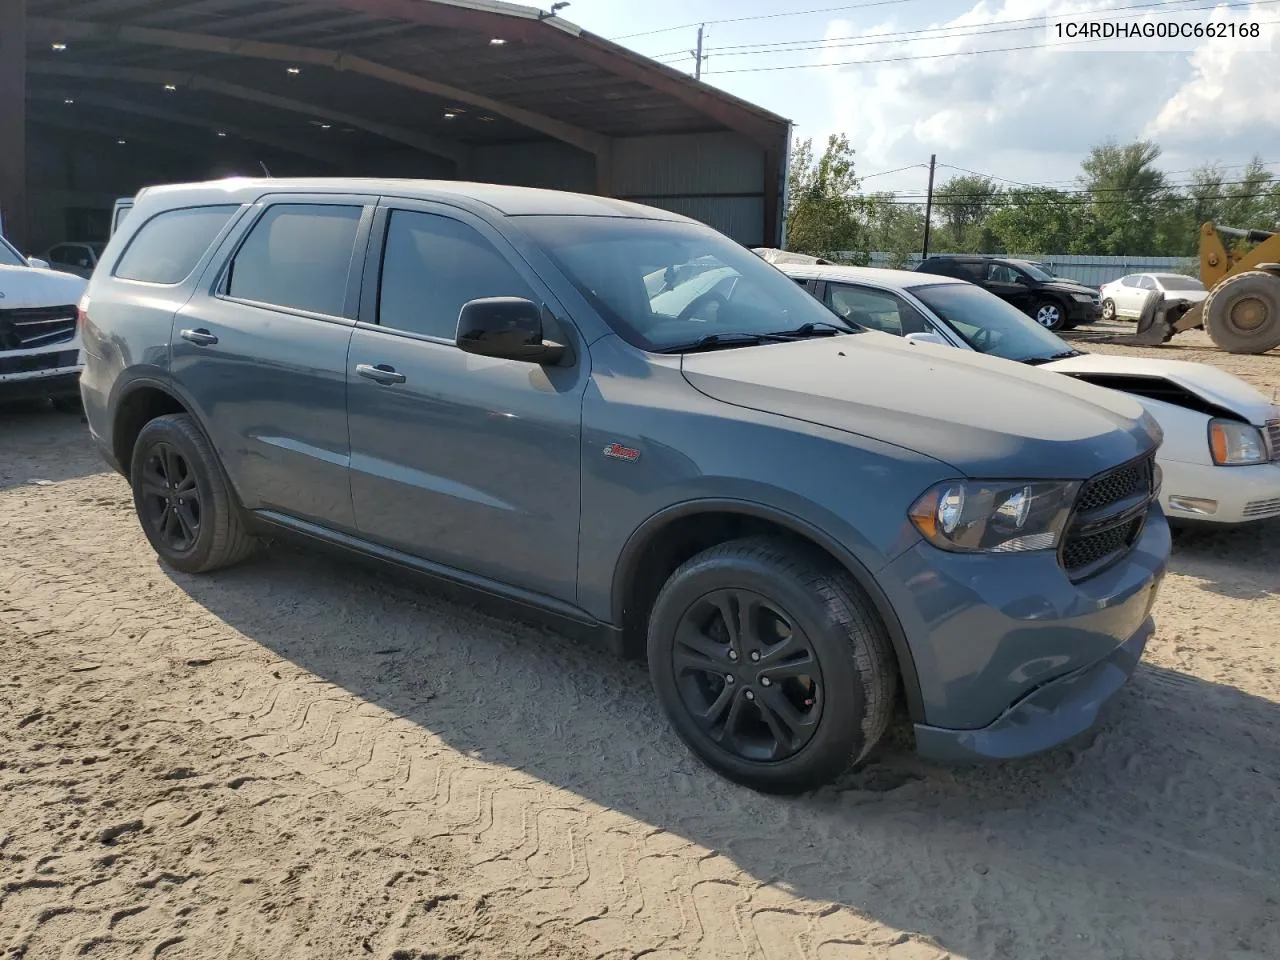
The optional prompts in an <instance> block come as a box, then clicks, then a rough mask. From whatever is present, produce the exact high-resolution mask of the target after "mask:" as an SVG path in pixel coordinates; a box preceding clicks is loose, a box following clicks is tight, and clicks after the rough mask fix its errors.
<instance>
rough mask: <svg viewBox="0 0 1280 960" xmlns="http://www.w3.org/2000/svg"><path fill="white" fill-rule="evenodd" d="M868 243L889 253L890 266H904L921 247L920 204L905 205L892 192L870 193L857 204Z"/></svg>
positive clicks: (921, 212)
mask: <svg viewBox="0 0 1280 960" xmlns="http://www.w3.org/2000/svg"><path fill="white" fill-rule="evenodd" d="M861 207H862V216H863V218H864V220H865V223H866V232H867V238H868V243H869V244H870V248H871V249H872V250H882V251H884V252H886V253H888V254H889V263H888V264H887V265H888V266H890V267H905V266H907V265H908V264H909V263H910V262H911V255H912V254H913V253H920V251H921V249H922V248H923V246H924V204H920V203H907V202H904V201H901V200H899V199H897V197H896V196H895V195H894V194H892V193H873V194H872V195H871V196H869V197H866V198H864V200H863V201H862V204H861Z"/></svg>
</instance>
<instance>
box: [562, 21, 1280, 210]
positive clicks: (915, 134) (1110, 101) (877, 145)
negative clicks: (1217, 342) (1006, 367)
mask: <svg viewBox="0 0 1280 960" xmlns="http://www.w3.org/2000/svg"><path fill="white" fill-rule="evenodd" d="M1142 2H1143V0H1065V2H1064V0H1052V2H1050V0H1000V2H988V0H983V2H980V3H976V4H975V3H973V2H971V0H861V4H857V5H854V4H849V6H850V9H839V10H834V9H827V10H825V12H820V13H810V14H807V15H787V16H772V17H771V18H769V19H755V20H746V21H742V22H736V23H727V22H721V23H717V22H714V21H723V20H728V19H732V18H744V17H756V16H760V15H765V14H772V15H776V14H793V13H795V12H796V11H809V10H814V9H815V8H835V7H841V6H844V5H843V4H841V2H840V0H772V2H765V0H645V2H643V3H640V2H637V0H574V2H573V4H572V6H570V7H569V8H567V9H565V10H563V11H562V12H561V16H563V17H565V18H566V19H568V20H570V21H572V22H574V23H577V24H578V25H580V26H582V27H583V28H585V29H587V30H590V31H592V32H593V33H597V34H600V35H602V36H605V37H609V38H610V39H619V38H623V37H626V36H627V35H629V34H638V33H642V32H643V33H645V35H643V36H633V37H630V38H628V39H621V40H620V41H619V42H621V43H624V44H625V45H627V46H629V47H631V48H632V49H635V50H637V51H639V52H641V53H644V54H647V55H650V56H662V55H667V54H672V55H673V56H671V57H668V59H669V60H674V59H675V56H678V55H679V52H680V51H683V50H688V49H691V48H692V47H693V45H694V41H695V34H696V27H693V26H689V27H687V28H685V29H680V30H672V31H666V32H660V33H650V32H649V31H654V30H657V29H659V28H664V27H672V26H676V25H680V24H691V23H694V22H696V21H699V20H704V19H705V20H706V21H708V26H707V30H706V36H705V41H704V43H705V47H706V50H707V52H708V54H709V55H710V56H709V58H708V60H707V61H706V63H705V66H704V76H703V79H704V80H706V81H707V82H709V83H713V84H715V85H716V86H719V87H721V88H722V89H724V90H727V91H729V92H730V93H733V94H735V95H737V96H740V97H743V98H745V99H747V100H750V101H752V102H754V103H758V104H760V105H761V106H764V107H767V108H769V109H771V110H773V111H775V112H777V113H780V114H782V115H783V116H786V117H789V118H790V119H791V120H793V121H794V122H795V123H796V134H797V135H798V136H802V137H813V138H814V139H815V141H817V142H823V141H825V139H826V137H827V135H828V134H830V133H836V132H843V133H845V134H847V135H848V136H849V139H850V141H851V142H852V144H853V146H854V148H855V149H856V150H857V152H858V158H859V163H858V171H859V174H860V175H864V176H865V175H869V174H876V173H880V172H882V171H887V170H891V169H893V168H896V167H902V166H906V165H909V164H917V163H921V162H926V163H927V161H928V159H929V155H930V154H931V153H936V154H937V155H938V162H939V163H940V164H942V163H947V164H951V165H953V166H955V167H964V168H968V169H971V170H977V171H981V172H983V173H987V174H992V175H995V176H997V177H1003V178H1006V179H1008V180H1016V181H1022V182H1032V183H1056V182H1059V181H1061V182H1063V185H1065V186H1069V185H1070V184H1069V183H1067V181H1072V180H1073V179H1074V178H1075V177H1076V176H1077V175H1078V174H1079V164H1080V160H1081V159H1082V158H1083V156H1084V155H1085V154H1086V153H1087V151H1088V149H1089V147H1091V146H1092V145H1094V144H1097V143H1099V142H1102V141H1103V140H1106V139H1108V138H1111V139H1115V140H1118V141H1121V142H1124V141H1129V140H1133V139H1135V138H1137V137H1149V138H1151V139H1153V140H1155V141H1156V142H1157V143H1159V144H1160V145H1161V147H1162V148H1163V149H1164V156H1163V157H1162V160H1161V164H1162V166H1163V168H1164V169H1165V170H1167V171H1169V172H1170V174H1171V179H1172V180H1174V181H1185V180H1186V179H1187V177H1188V174H1187V172H1186V171H1188V170H1189V169H1190V168H1192V167H1195V166H1197V165H1199V164H1201V163H1204V162H1207V161H1217V162H1219V163H1222V164H1223V165H1224V166H1229V165H1236V167H1235V170H1237V171H1238V169H1239V166H1238V165H1240V164H1243V163H1244V162H1245V161H1247V160H1248V159H1249V157H1251V156H1252V155H1254V154H1260V155H1261V156H1262V158H1263V159H1264V160H1267V161H1276V162H1275V163H1274V164H1272V166H1271V167H1270V169H1271V170H1272V171H1273V172H1275V173H1276V174H1278V175H1280V87H1277V85H1276V84H1275V82H1274V81H1275V76H1276V68H1277V65H1280V43H1274V47H1273V50H1272V51H1271V52H1242V51H1240V50H1239V49H1238V45H1235V46H1233V45H1232V44H1231V42H1230V41H1222V40H1217V41H1204V42H1203V43H1202V45H1201V46H1200V48H1199V49H1197V50H1195V51H1194V52H1182V53H1128V54H1123V53H1111V52H1079V51H1078V50H1076V51H1069V50H1065V49H1059V50H1046V49H1030V50H1022V51H1012V52H1002V53H985V54H972V55H963V56H950V54H954V53H956V52H958V51H973V50H985V49H990V48H998V47H1012V46H1019V45H1028V44H1042V43H1043V42H1044V32H1043V28H1035V29H1027V28H1026V24H1027V21H1028V20H1029V19H1031V18H1036V17H1041V16H1044V15H1045V14H1046V13H1048V12H1050V11H1052V12H1055V13H1057V12H1062V11H1097V12H1098V13H1099V14H1100V15H1103V16H1108V15H1109V16H1111V17H1112V18H1116V17H1134V16H1136V15H1139V14H1138V13H1134V12H1130V13H1117V12H1115V10H1116V8H1124V7H1130V8H1132V7H1133V6H1135V5H1136V4H1140V3H1142ZM1147 2H1148V3H1151V2H1152V0H1147ZM1211 2H1212V0H1179V2H1177V3H1175V5H1174V6H1180V7H1182V8H1184V9H1187V8H1190V9H1194V10H1199V9H1201V8H1208V7H1209V4H1210V3H1211ZM1109 10H1110V11H1112V12H1110V13H1109V14H1108V13H1107V11H1109ZM1145 13H1146V11H1145V10H1144V11H1142V14H1143V15H1145ZM1197 15H1207V14H1197ZM1227 15H1228V16H1231V17H1232V18H1234V19H1237V20H1243V21H1253V22H1260V23H1263V24H1264V25H1265V24H1268V23H1269V22H1271V21H1280V0H1254V2H1253V3H1251V4H1250V5H1248V6H1244V5H1243V3H1242V2H1241V0H1237V2H1236V3H1235V4H1234V9H1231V10H1230V11H1229V13H1228V14H1227ZM1263 29H1264V30H1269V31H1271V33H1272V36H1273V37H1274V36H1275V35H1276V33H1277V28H1275V27H1271V26H1264V27H1263ZM993 30H994V31H995V32H990V31H993ZM912 31H934V32H933V33H930V34H926V35H925V36H924V37H921V36H913V37H908V38H903V37H901V36H894V35H895V34H899V35H900V34H902V33H904V32H912ZM939 31H941V32H939ZM959 34H968V35H966V36H961V35H959ZM885 36H888V38H889V39H883V38H884V37H885ZM803 41H812V42H813V43H812V44H810V45H809V48H807V49H799V50H796V51H794V52H793V51H788V52H784V53H773V52H771V53H764V52H761V51H759V50H756V51H740V50H731V49H728V48H731V47H735V46H743V45H750V44H768V43H780V42H794V43H796V45H797V46H800V47H802V48H803V47H804V44H803V43H802V42H803ZM718 51H719V52H718ZM933 54H948V55H949V56H943V57H937V58H935V59H915V60H908V61H900V62H891V63H876V64H861V65H844V66H825V65H822V64H828V63H838V62H840V61H848V60H872V59H877V60H883V59H886V58H892V57H904V56H908V57H922V56H926V55H933ZM801 64H817V65H818V66H806V67H800V68H797V69H786V70H773V71H760V72H734V73H730V72H722V71H730V70H735V69H737V70H742V69H748V70H755V69H757V68H760V67H772V66H781V65H801ZM673 65H674V66H676V67H678V68H680V69H686V70H689V71H692V61H691V60H689V59H685V60H682V61H680V62H678V63H674V64H673ZM1268 77H1269V78H1270V80H1268V79H1267V78H1268ZM1229 91H1236V92H1237V95H1236V96H1230V95H1228V92H1229ZM1229 172H1231V171H1229ZM954 173H955V171H954V170H948V169H942V170H940V174H939V175H940V179H942V180H945V179H946V178H947V177H948V176H951V175H954ZM925 178H926V173H925V171H924V170H921V169H913V170H908V171H904V172H902V173H899V174H890V175H887V176H880V177H874V178H872V179H869V180H868V181H867V182H866V187H867V188H868V189H871V188H874V189H897V190H903V191H919V190H923V188H924V184H925Z"/></svg>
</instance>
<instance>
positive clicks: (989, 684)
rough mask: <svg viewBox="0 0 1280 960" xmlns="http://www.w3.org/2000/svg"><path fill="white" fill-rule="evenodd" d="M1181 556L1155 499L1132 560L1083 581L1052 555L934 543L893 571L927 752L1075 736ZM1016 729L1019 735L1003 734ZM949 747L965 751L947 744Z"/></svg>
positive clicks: (919, 547)
mask: <svg viewBox="0 0 1280 960" xmlns="http://www.w3.org/2000/svg"><path fill="white" fill-rule="evenodd" d="M1169 549H1170V537H1169V525H1168V523H1167V522H1166V521H1165V519H1164V513H1163V512H1162V511H1161V509H1160V507H1159V506H1158V505H1155V504H1153V505H1152V507H1151V509H1150V514H1149V516H1148V519H1147V523H1146V526H1145V528H1144V529H1143V532H1142V535H1141V536H1140V537H1139V539H1138V542H1137V543H1136V544H1135V545H1134V547H1133V548H1132V549H1131V550H1130V552H1129V553H1128V554H1127V555H1126V556H1125V557H1124V559H1123V560H1121V561H1120V562H1118V563H1116V564H1115V565H1113V566H1111V567H1109V568H1107V569H1105V570H1103V571H1102V572H1101V573H1098V574H1097V575H1095V576H1093V577H1090V578H1089V579H1087V580H1084V581H1082V582H1080V583H1074V584H1073V583H1072V582H1071V581H1070V580H1068V579H1067V576H1066V574H1065V573H1064V571H1063V570H1062V568H1061V566H1060V565H1059V563H1058V558H1057V556H1056V555H1054V554H1052V553H1034V554H1030V553H1028V554H1021V555H1018V554H1006V555H999V556H991V555H972V554H968V555H966V554H956V553H946V552H944V551H941V550H938V549H936V548H934V547H932V546H930V545H929V544H927V543H924V542H921V543H918V544H916V545H915V546H913V547H912V548H911V549H909V550H908V551H907V552H906V553H904V554H903V555H902V556H900V557H898V558H897V559H896V560H894V561H893V562H892V563H890V564H889V565H888V566H887V567H885V568H884V569H883V570H881V572H880V573H879V574H878V575H877V579H878V580H879V582H880V585H881V587H882V588H883V589H884V591H885V593H886V594H887V595H888V597H889V600H890V603H891V604H892V605H893V607H894V610H895V611H896V612H897V614H898V618H899V621H900V623H901V624H902V628H903V632H904V634H905V636H906V640H907V645H908V647H909V648H910V651H911V657H912V661H913V665H914V668H915V674H916V676H917V678H918V684H919V692H920V697H919V707H918V710H916V711H915V713H914V714H913V718H912V719H913V720H914V721H915V722H916V723H917V724H918V725H919V729H921V731H922V738H921V742H920V749H921V750H922V751H929V750H933V751H935V753H934V754H933V755H939V756H952V757H955V756H963V755H974V750H976V749H977V747H978V746H981V745H983V744H990V743H992V742H995V743H998V744H1003V746H993V747H991V749H993V750H1000V749H1003V750H1006V751H1014V752H1013V753H1008V754H1005V755H1012V756H1016V755H1019V752H1020V751H1022V749H1023V748H1025V750H1026V751H1028V752H1034V751H1037V750H1042V749H1045V748H1047V747H1049V746H1052V745H1053V744H1055V743H1059V742H1061V741H1062V740H1063V739H1066V738H1068V737H1070V736H1073V735H1074V734H1075V733H1078V732H1079V730H1080V729H1081V728H1080V724H1079V722H1078V721H1079V720H1080V719H1081V718H1086V719H1088V722H1090V723H1091V722H1092V717H1093V716H1094V715H1095V714H1096V706H1094V707H1090V706H1089V705H1088V704H1089V703H1092V702H1093V699H1095V698H1096V697H1095V694H1094V693H1090V694H1088V695H1083V694H1080V691H1081V690H1083V689H1085V688H1089V689H1090V690H1092V689H1093V685H1094V683H1095V681H1094V680H1081V679H1080V677H1083V676H1085V675H1088V676H1090V677H1092V676H1093V675H1092V674H1091V673H1090V671H1093V670H1101V668H1100V667H1099V665H1100V664H1103V663H1106V662H1117V658H1118V661H1119V662H1123V661H1124V658H1125V654H1123V653H1120V652H1119V651H1120V650H1122V649H1123V648H1125V647H1126V646H1127V645H1130V644H1133V643H1135V640H1134V638H1135V637H1137V636H1139V635H1141V634H1143V631H1144V625H1145V624H1146V623H1147V620H1148V617H1149V616H1150V614H1151V607H1152V605H1153V603H1154V602H1155V597H1156V593H1157V591H1158V589H1159V585H1160V582H1161V580H1162V578H1163V576H1164V572H1165V566H1166V563H1167V561H1168V557H1169ZM1141 643H1145V638H1144V639H1143V640H1142V641H1141V642H1140V643H1139V644H1138V646H1139V647H1140V646H1141ZM1138 652H1139V653H1140V652H1141V650H1140V649H1139V650H1138ZM1103 672H1105V673H1107V674H1108V675H1110V671H1103ZM1073 678H1074V679H1073ZM1097 682H1098V683H1102V685H1103V686H1104V687H1105V685H1106V684H1105V683H1103V682H1102V681H1101V680H1099V681H1097ZM1059 685H1065V686H1062V687H1061V691H1060V692H1059V693H1050V692H1044V691H1049V690H1051V689H1056V688H1058V687H1059ZM1116 686H1117V687H1118V684H1117V685H1116ZM1099 689H1101V688H1099ZM1110 692H1114V689H1112V690H1111V691H1110ZM1095 693H1096V691H1095ZM1068 694H1070V695H1068ZM1108 695H1109V694H1108ZM1082 697H1083V699H1081V698H1082ZM1028 698H1030V699H1028ZM1103 699H1105V698H1103ZM1086 701H1087V702H1086ZM1051 706H1052V708H1053V709H1050V707H1051ZM1086 725H1087V724H1086ZM1011 726H1013V727H1017V728H1019V731H1020V732H1019V733H1018V734H1017V735H1016V736H1013V735H1010V734H1002V733H1001V731H1003V730H1005V729H1007V728H1009V727H1011ZM1032 727H1034V728H1036V729H1034V730H1033V729H1030V728H1032ZM983 733H986V734H988V736H986V737H985V739H984V738H983V737H982V736H979V735H980V734H983ZM948 740H949V741H951V742H953V743H954V744H956V746H953V747H943V746H940V744H943V743H945V742H947V741H948ZM931 745H934V746H931ZM965 745H969V746H965Z"/></svg>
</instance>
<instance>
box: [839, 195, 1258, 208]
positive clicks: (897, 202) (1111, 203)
mask: <svg viewBox="0 0 1280 960" xmlns="http://www.w3.org/2000/svg"><path fill="white" fill-rule="evenodd" d="M1270 197H1271V194H1270V193H1250V194H1243V195H1240V196H1213V197H1178V196H1173V197H1163V198H1160V200H1161V202H1164V201H1171V202H1174V203H1206V202H1213V201H1228V200H1264V199H1268V198H1270ZM862 199H864V200H872V201H874V202H876V203H881V204H886V205H889V206H899V207H922V206H924V203H925V201H924V198H923V196H922V195H920V194H911V195H908V196H906V197H903V196H900V195H898V194H891V195H889V196H887V197H876V196H875V195H871V196H867V195H865V194H864V195H863V196H862ZM1048 202H1049V203H1050V204H1051V205H1053V206H1057V207H1116V206H1128V205H1131V201H1129V200H1127V199H1124V198H1122V197H1112V198H1111V199H1104V200H1096V199H1095V200H1090V199H1084V198H1079V199H1069V200H1056V199H1055V200H1050V201H1048ZM990 205H991V206H992V207H1025V206H1030V204H1029V203H1028V202H1027V201H1025V200H1022V199H1020V198H1017V197H1010V196H1008V195H1004V196H999V197H993V198H991V200H990ZM933 206H934V209H937V208H939V207H967V206H970V204H969V203H964V202H959V201H952V200H937V199H935V200H934V201H933Z"/></svg>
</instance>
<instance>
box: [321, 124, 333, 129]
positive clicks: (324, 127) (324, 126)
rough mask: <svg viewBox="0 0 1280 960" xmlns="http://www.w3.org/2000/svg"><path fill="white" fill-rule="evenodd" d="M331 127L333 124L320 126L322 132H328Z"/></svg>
mask: <svg viewBox="0 0 1280 960" xmlns="http://www.w3.org/2000/svg"><path fill="white" fill-rule="evenodd" d="M330 126H331V124H328V123H322V124H320V129H321V130H328V129H329V127H330Z"/></svg>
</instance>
